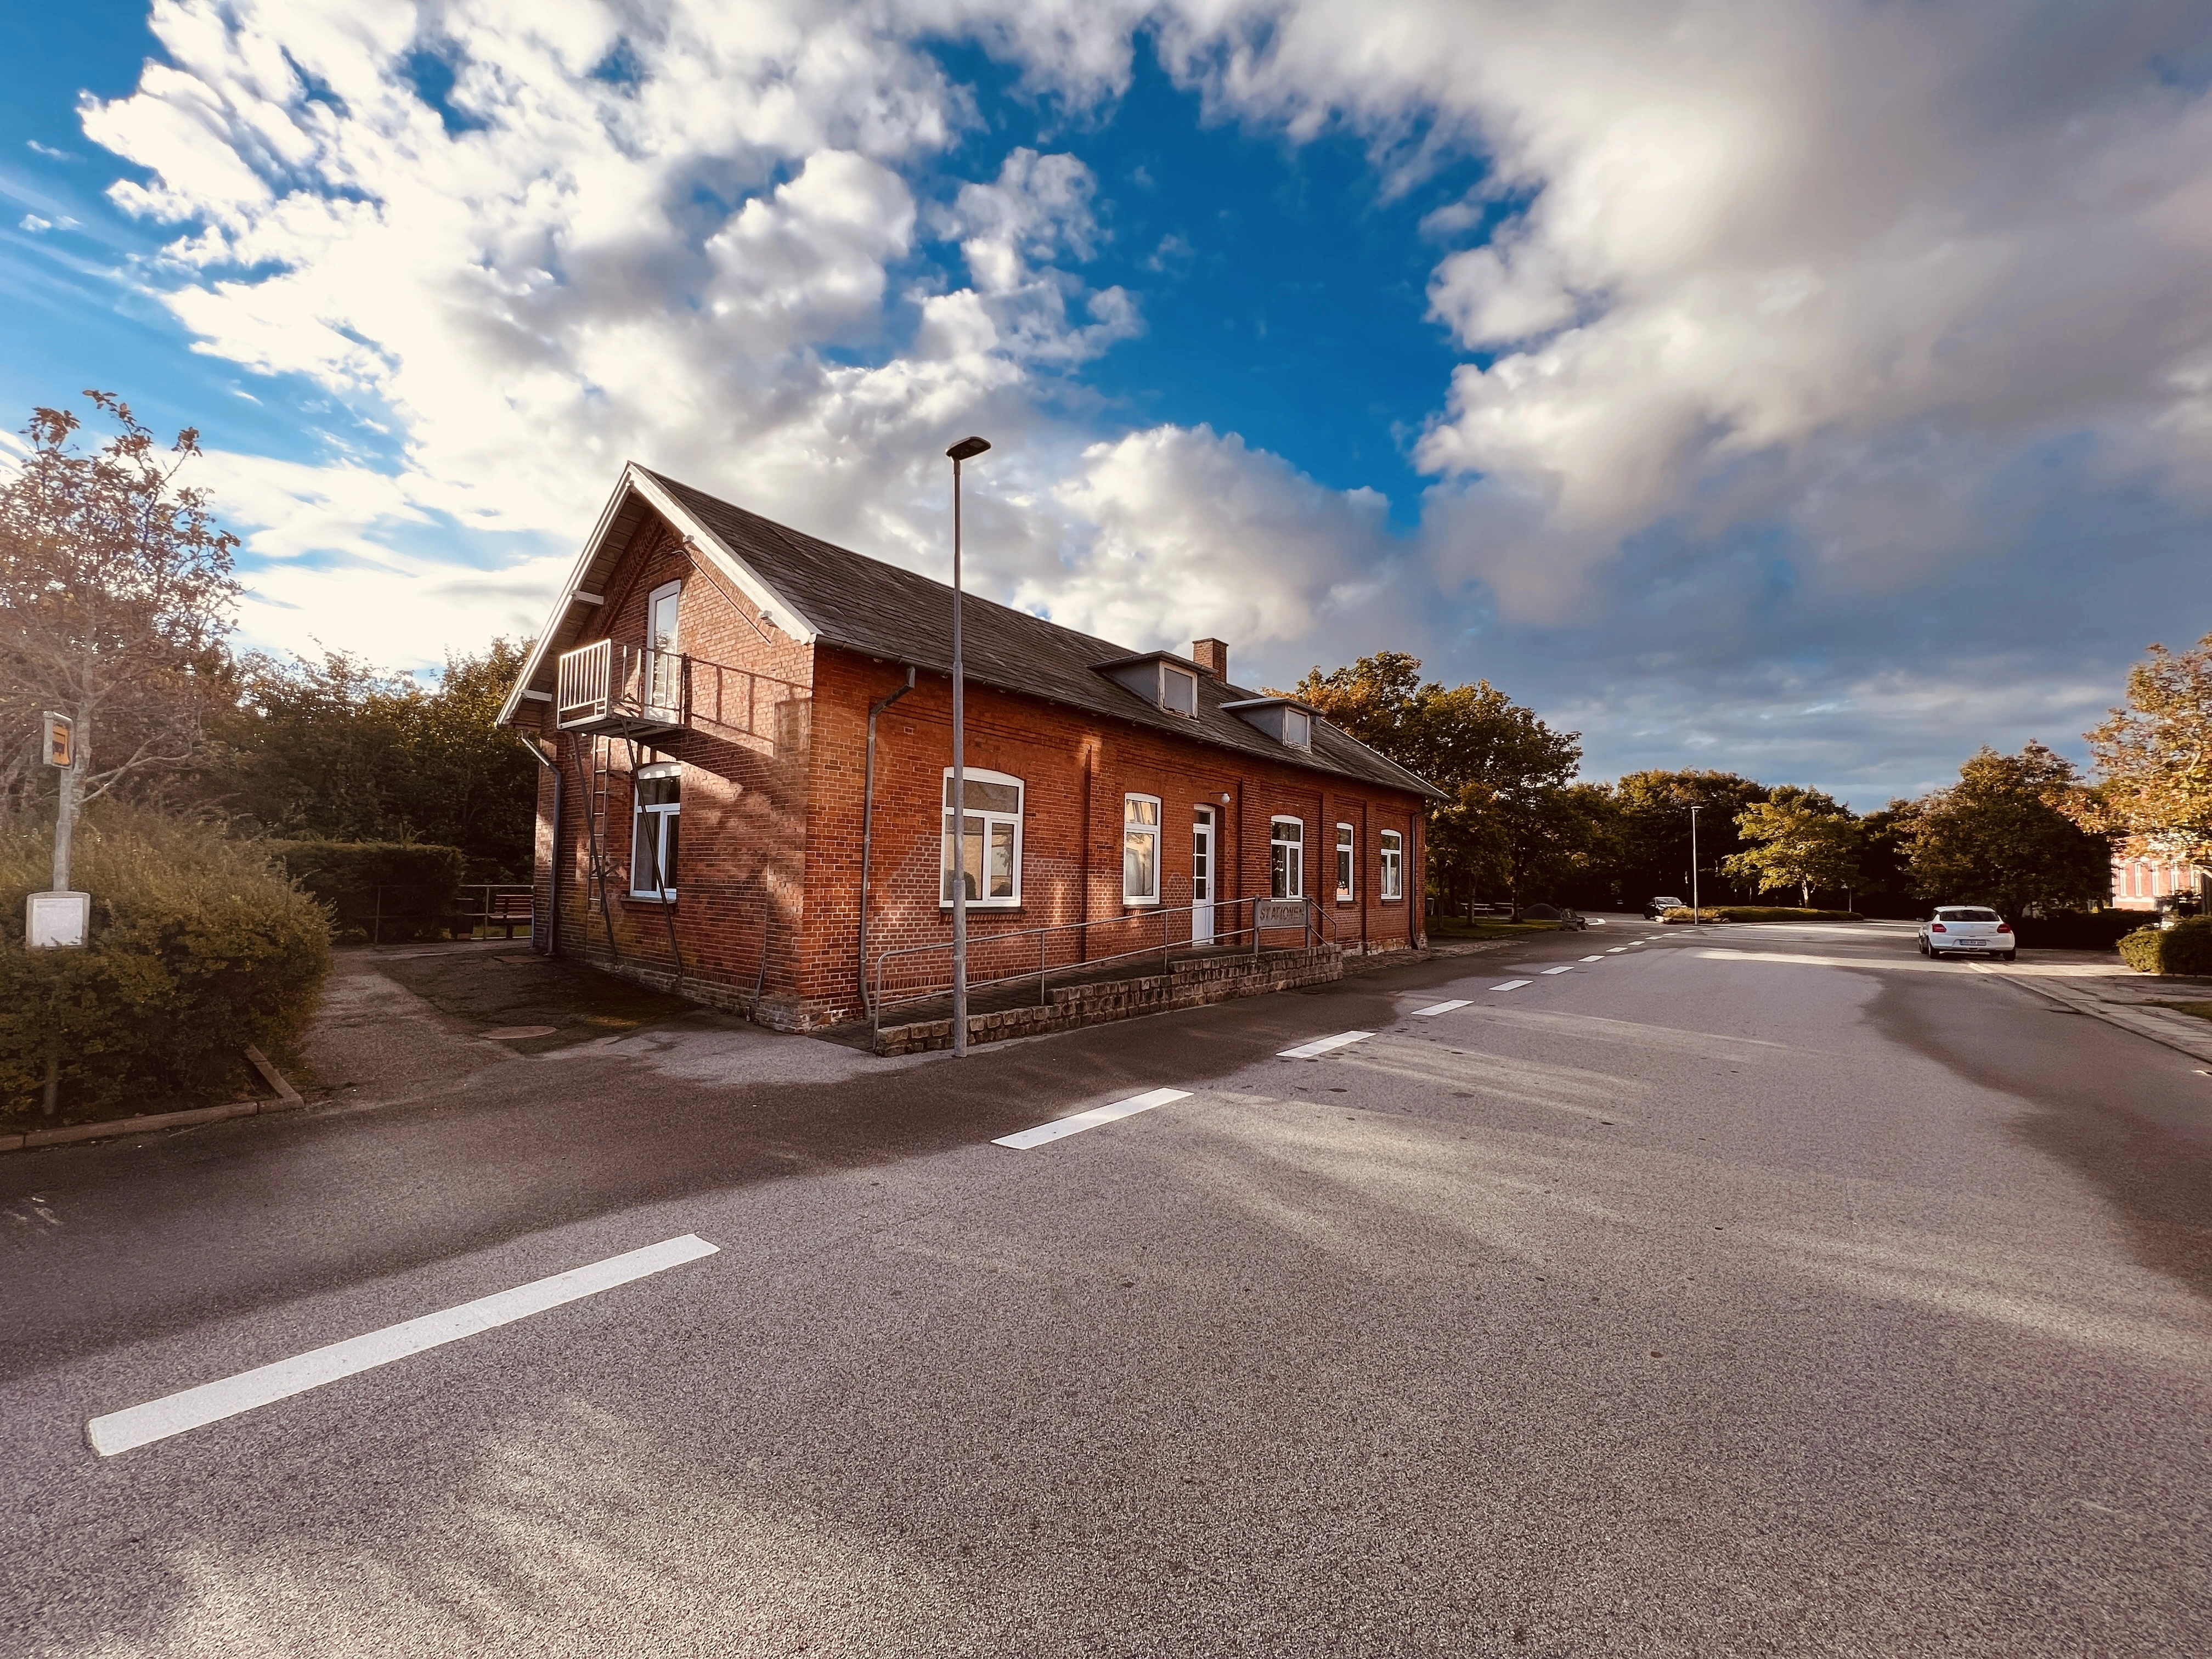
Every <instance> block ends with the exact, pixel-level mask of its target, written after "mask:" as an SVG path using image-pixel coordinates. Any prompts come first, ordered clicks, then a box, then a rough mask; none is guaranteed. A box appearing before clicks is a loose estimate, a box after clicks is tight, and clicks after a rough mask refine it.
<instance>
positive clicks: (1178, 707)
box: [1160, 663, 1198, 716]
mask: <svg viewBox="0 0 2212 1659" xmlns="http://www.w3.org/2000/svg"><path fill="white" fill-rule="evenodd" d="M1160 707H1161V708H1164V709H1166V710H1167V711H1168V713H1169V714H1188V715H1193V716H1195V715H1196V714H1197V713H1198V676H1197V675H1195V674H1194V673H1191V672H1190V671H1188V669H1182V668H1171V667H1170V666H1169V665H1167V664H1165V663H1162V664H1161V665H1160Z"/></svg>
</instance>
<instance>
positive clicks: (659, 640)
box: [645, 582, 684, 651]
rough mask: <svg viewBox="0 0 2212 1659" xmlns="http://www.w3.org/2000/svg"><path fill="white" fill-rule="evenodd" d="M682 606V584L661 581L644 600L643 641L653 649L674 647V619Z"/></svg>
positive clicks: (659, 649)
mask: <svg viewBox="0 0 2212 1659" xmlns="http://www.w3.org/2000/svg"><path fill="white" fill-rule="evenodd" d="M683 606H684V584H683V583H682V582H663V583H661V585H660V586H658V587H656V588H654V589H653V592H651V593H650V594H648V595H647V598H646V601H645V642H646V645H647V647H649V648H650V649H652V650H654V651H673V650H675V649H676V619H677V616H678V613H679V612H680V611H682V610H683Z"/></svg>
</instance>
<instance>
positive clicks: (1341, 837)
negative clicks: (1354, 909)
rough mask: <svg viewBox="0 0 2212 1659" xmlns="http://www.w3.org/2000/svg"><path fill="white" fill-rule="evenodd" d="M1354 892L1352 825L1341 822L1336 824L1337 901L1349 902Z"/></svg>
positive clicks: (1341, 902)
mask: <svg viewBox="0 0 2212 1659" xmlns="http://www.w3.org/2000/svg"><path fill="white" fill-rule="evenodd" d="M1336 902H1338V903H1339V904H1349V903H1351V902H1352V826H1351V825H1350V824H1348V823H1340V824H1338V825H1337V826H1336Z"/></svg>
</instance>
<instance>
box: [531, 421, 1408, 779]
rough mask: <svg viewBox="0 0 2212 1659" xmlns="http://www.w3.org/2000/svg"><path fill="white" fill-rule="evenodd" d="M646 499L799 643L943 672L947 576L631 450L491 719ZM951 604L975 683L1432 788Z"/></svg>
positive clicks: (584, 617)
mask: <svg viewBox="0 0 2212 1659" xmlns="http://www.w3.org/2000/svg"><path fill="white" fill-rule="evenodd" d="M647 512H652V513H659V515H660V516H661V517H662V518H664V519H665V520H667V521H668V523H669V524H670V525H671V526H672V527H673V528H674V529H675V530H676V532H678V534H679V535H682V536H684V537H686V538H689V539H690V541H691V542H692V544H694V545H695V546H696V548H697V550H698V551H699V553H700V555H701V556H702V557H704V558H706V559H708V561H710V562H712V563H713V564H714V567H715V568H716V570H717V571H719V572H720V574H723V575H724V576H726V577H727V578H728V579H729V580H731V581H732V582H733V583H734V584H735V585H736V586H738V588H740V589H741V590H742V591H743V592H744V594H745V596H746V598H748V599H750V600H751V601H753V602H754V603H755V604H757V605H759V606H760V608H761V612H762V614H763V617H766V618H767V619H768V620H769V621H771V622H773V623H775V625H776V627H778V628H779V629H782V630H783V632H784V633H786V634H787V635H790V636H791V637H793V638H794V639H796V640H799V641H801V642H802V643H805V644H817V643H818V644H823V645H833V646H840V647H843V648H844V649H846V650H848V651H857V652H860V653H863V654H865V655H867V656H871V657H880V658H882V659H884V660H885V661H887V662H895V663H898V664H901V665H909V664H910V665H913V666H914V667H916V668H919V669H922V670H925V671H933V672H936V673H940V674H950V673H951V671H952V589H951V587H950V586H948V585H946V584H945V583H944V582H939V581H933V580H931V579H930V578H928V577H927V576H923V575H919V574H916V573H915V572H914V571H911V570H908V569H904V568H902V567H900V566H897V565H894V564H886V563H884V562H882V561H881V560H879V559H871V558H867V557H866V556H863V555H861V554H859V553H854V552H851V551H849V550H847V549H845V548H842V547H838V546H836V545H834V544H831V543H829V542H825V541H823V540H820V539H819V538H816V537H813V536H809V535H807V534H806V533H805V532H803V531H798V530H793V529H790V528H789V527H787V526H783V525H780V524H776V523H775V522H774V521H772V520H768V519H764V518H763V517H761V516H760V514H758V513H748V512H747V511H745V509H744V508H743V507H732V505H731V504H730V503H729V502H727V501H720V500H717V499H716V498H715V497H714V496H712V495H708V494H706V493H705V492H704V491H703V490H698V489H692V488H690V486H689V485H687V484H682V483H678V482H677V481H676V480H675V479H673V478H668V477H662V476H661V475H660V474H659V473H657V472H653V471H647V469H646V468H644V467H641V466H639V465H635V463H632V464H631V465H629V467H627V468H625V469H624V471H623V477H622V482H621V483H619V484H618V485H617V487H616V489H615V493H614V497H613V499H612V500H611V501H609V502H608V504H607V507H606V510H605V513H602V514H601V515H600V519H599V525H598V526H597V527H596V528H595V529H594V531H593V532H592V539H591V540H590V541H589V542H587V543H586V544H585V547H584V550H583V552H582V553H581V555H580V556H579V557H578V559H577V562H576V566H575V568H574V571H572V572H571V573H570V576H569V580H568V586H566V587H565V588H564V589H563V590H562V595H561V598H560V599H559V601H558V602H557V603H556V605H555V606H554V610H553V615H552V617H550V619H549V620H548V622H547V624H546V627H545V628H544V630H543V632H542V633H541V634H540V635H539V636H538V644H537V646H536V647H535V648H534V649H533V650H532V653H531V655H530V660H529V661H528V662H527V663H526V664H525V665H524V667H523V671H522V677H521V678H520V680H519V681H518V682H517V684H516V685H515V688H514V690H513V692H511V693H510V694H509V695H508V697H507V704H506V706H505V707H504V708H501V711H500V720H501V723H507V722H509V721H512V720H513V718H514V714H515V712H516V710H517V709H518V708H520V705H521V702H522V697H523V693H524V692H525V691H526V690H536V691H540V692H550V691H551V690H552V689H553V678H554V672H553V671H554V663H555V660H556V658H557V657H558V656H559V655H560V653H562V651H565V650H567V649H568V647H570V646H572V645H574V644H575V643H576V642H577V641H579V640H580V638H581V637H582V635H583V633H584V631H585V629H586V624H587V623H588V622H589V619H590V617H591V612H592V609H593V608H595V607H593V606H592V604H591V599H590V598H586V599H578V597H577V596H578V595H579V594H580V593H581V594H585V595H589V596H592V597H596V596H597V594H598V592H599V587H600V585H601V584H603V583H604V582H605V580H606V578H607V576H608V575H609V574H611V572H612V570H613V568H614V566H615V565H616V563H617V562H618V561H619V560H620V558H621V556H622V554H623V551H624V550H625V549H626V548H627V547H628V545H629V540H630V536H631V533H632V532H634V531H635V529H636V527H637V526H638V525H639V524H640V523H641V521H642V515H643V514H644V513H647ZM961 615H962V627H961V633H962V641H961V646H962V649H961V656H962V659H963V668H964V670H965V671H966V674H967V677H968V678H969V679H970V680H973V681H975V683H976V684H981V685H988V686H992V687H994V688H996V689H998V690H1002V691H1012V692H1016V693H1018V694H1020V695H1022V696H1032V697H1041V698H1043V699H1044V700H1046V701H1048V702H1055V703H1059V704H1061V705H1062V706H1064V707H1066V708H1078V709H1081V710H1083V711H1084V712H1085V713H1088V714H1101V715H1104V716H1106V717H1108V718H1109V719H1113V720H1124V721H1127V722H1128V723H1129V724H1131V725H1133V726H1146V727H1148V728H1151V729H1152V730H1155V731H1158V732H1163V733H1165V734H1168V735H1171V736H1174V737H1178V738H1188V739H1192V740H1194V741H1197V742H1200V743H1205V744H1212V745H1213V746H1214V747H1217V748H1221V749H1230V750H1237V751H1238V752H1240V753H1243V754H1246V755H1249V756H1252V757H1255V758H1258V759H1264V760H1269V761H1274V762H1277V763H1280V764H1283V765H1285V766H1293V767H1298V768H1302V769H1305V770H1308V771H1313V772H1322V773H1332V774H1334V775H1338V776H1340V777H1347V778H1356V779H1358V780H1359V781H1363V782H1366V783H1374V784H1381V785H1383V786H1384V787H1388V788H1392V789H1402V790H1405V791H1406V792H1407V793H1411V794H1417V795H1425V796H1427V797H1429V798H1431V799H1437V800H1441V799H1444V796H1443V792H1442V791H1441V790H1439V789H1437V788H1436V787H1435V786H1433V785H1431V784H1430V783H1427V782H1425V781H1423V780H1422V779H1420V778H1419V777H1416V776H1415V775H1413V773H1411V772H1409V771H1407V769H1405V768H1404V767H1402V766H1400V765H1399V764H1398V763H1396V762H1395V761H1392V760H1389V759H1388V758H1386V757H1384V756H1383V755H1380V754H1378V753H1376V751H1375V750H1372V749H1370V748H1369V747H1368V746H1367V745H1366V744H1363V743H1361V742H1359V741H1358V740H1357V739H1356V738H1352V737H1350V736H1348V735H1347V734H1346V733H1345V732H1341V731H1340V730H1338V729H1337V728H1336V727H1335V726H1332V725H1330V724H1328V721H1327V720H1318V719H1317V720H1316V721H1315V723H1314V732H1313V746H1312V749H1311V750H1310V751H1308V750H1296V749H1291V748H1288V747H1286V746H1285V745H1284V744H1279V743H1277V742H1275V741H1274V740H1273V738H1268V737H1267V736H1266V735H1264V734H1263V733H1261V732H1258V731H1255V729H1253V727H1252V726H1249V725H1247V724H1246V723H1245V722H1244V721H1243V720H1240V719H1238V718H1237V715H1235V714H1231V713H1227V712H1225V705H1228V704H1231V703H1236V702H1249V701H1250V700H1251V699H1253V698H1255V696H1258V694H1257V693H1255V692H1252V691H1248V690H1243V689H1242V688H1239V687H1237V686H1231V685H1225V684H1222V683H1221V682H1220V681H1218V680H1217V679H1214V678H1212V677H1211V676H1210V675H1207V674H1206V673H1204V672H1202V671H1201V672H1200V675H1199V694H1198V714H1197V717H1196V718H1195V719H1191V718H1188V717H1186V716H1183V715H1180V714H1169V713H1168V712H1167V711H1166V710H1165V709H1163V708H1159V707H1158V706H1157V705H1156V704H1154V703H1152V702H1148V701H1146V699H1145V698H1143V697H1141V696H1138V695H1137V694H1136V693H1135V692H1133V691H1131V690H1128V689H1127V687H1125V686H1123V685H1122V684H1121V683H1120V682H1118V681H1116V680H1115V679H1113V678H1110V677H1109V676H1108V675H1107V674H1105V673H1103V672H1102V671H1101V670H1103V669H1104V668H1106V667H1109V666H1111V665H1125V664H1127V663H1128V662H1129V661H1130V660H1132V659H1141V658H1146V657H1150V656H1153V655H1156V654H1164V653H1152V652H1137V651H1132V650H1131V649H1130V648H1129V647H1127V646H1125V645H1116V644H1115V643H1114V642H1113V641H1109V640H1102V639H1098V638H1096V637H1094V636H1093V635H1089V634H1080V633H1078V632H1077V631H1076V630H1075V629H1072V628H1063V627H1061V626H1060V624H1059V623H1054V622H1048V621H1046V620H1045V619H1044V618H1043V617H1033V616H1031V615H1030V613H1029V612H1027V611H1016V610H1014V609H1013V608H1012V607H1011V606H1008V605H999V604H996V603H994V602H993V601H992V600H989V599H979V598H977V597H976V596H975V594H973V593H970V594H969V595H967V600H966V605H965V608H964V609H963V611H962V613H961ZM1174 660H1176V661H1177V662H1183V661H1184V659H1181V658H1175V659H1174ZM1185 665H1186V666H1189V667H1193V668H1195V667H1196V666H1197V665H1195V664H1191V663H1185Z"/></svg>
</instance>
